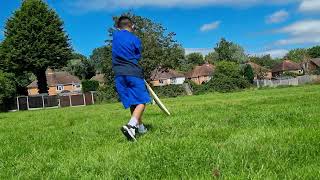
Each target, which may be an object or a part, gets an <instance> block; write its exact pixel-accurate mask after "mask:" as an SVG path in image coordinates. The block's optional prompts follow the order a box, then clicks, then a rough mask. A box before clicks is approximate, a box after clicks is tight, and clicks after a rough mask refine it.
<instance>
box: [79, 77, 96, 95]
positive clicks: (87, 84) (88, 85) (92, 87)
mask: <svg viewBox="0 0 320 180" xmlns="http://www.w3.org/2000/svg"><path fill="white" fill-rule="evenodd" d="M98 88H99V82H98V81H95V80H84V81H82V92H83V93H86V92H90V91H97V90H98Z"/></svg>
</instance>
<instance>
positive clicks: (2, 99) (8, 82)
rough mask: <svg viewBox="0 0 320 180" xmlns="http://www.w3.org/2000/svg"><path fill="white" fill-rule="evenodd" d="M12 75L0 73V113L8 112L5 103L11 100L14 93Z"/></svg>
mask: <svg viewBox="0 0 320 180" xmlns="http://www.w3.org/2000/svg"><path fill="white" fill-rule="evenodd" d="M13 79H14V75H13V74H9V73H4V72H2V71H0V111H6V110H8V109H7V108H8V106H7V104H6V102H8V100H9V99H11V98H12V97H13V96H14V95H15V92H16V87H15V82H14V81H13Z"/></svg>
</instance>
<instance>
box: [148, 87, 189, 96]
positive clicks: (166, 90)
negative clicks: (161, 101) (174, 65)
mask: <svg viewBox="0 0 320 180" xmlns="http://www.w3.org/2000/svg"><path fill="white" fill-rule="evenodd" d="M152 89H153V90H154V92H155V93H156V94H157V95H158V96H159V97H177V96H184V95H187V93H186V91H185V89H184V87H183V86H182V85H169V86H159V87H153V88H152Z"/></svg>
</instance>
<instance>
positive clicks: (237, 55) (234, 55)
mask: <svg viewBox="0 0 320 180" xmlns="http://www.w3.org/2000/svg"><path fill="white" fill-rule="evenodd" d="M214 50H215V52H216V53H217V54H218V60H219V61H232V62H238V63H241V62H245V61H246V60H247V55H246V54H245V52H244V49H243V48H242V47H241V46H239V45H237V44H234V43H233V42H229V41H227V40H226V39H224V38H222V39H221V40H220V42H219V43H217V46H216V47H215V48H214Z"/></svg>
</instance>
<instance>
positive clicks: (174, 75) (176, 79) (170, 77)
mask: <svg viewBox="0 0 320 180" xmlns="http://www.w3.org/2000/svg"><path fill="white" fill-rule="evenodd" d="M150 80H151V81H150V83H151V84H152V85H153V86H166V85H179V84H183V83H184V81H185V80H186V78H185V76H184V75H183V74H182V73H178V72H177V71H175V70H173V69H169V68H157V69H155V70H154V71H152V72H151V76H150Z"/></svg>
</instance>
